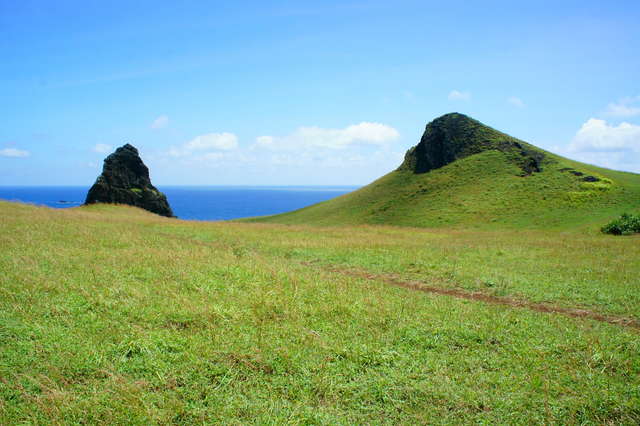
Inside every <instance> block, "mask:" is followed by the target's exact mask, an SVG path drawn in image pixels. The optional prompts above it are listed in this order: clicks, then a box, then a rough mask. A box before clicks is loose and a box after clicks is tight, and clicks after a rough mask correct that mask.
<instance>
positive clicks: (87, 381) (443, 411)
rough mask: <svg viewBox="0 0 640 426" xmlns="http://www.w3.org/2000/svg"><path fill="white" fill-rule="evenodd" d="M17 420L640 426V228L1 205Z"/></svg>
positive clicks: (1, 305)
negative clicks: (499, 300) (415, 223)
mask: <svg viewBox="0 0 640 426" xmlns="http://www.w3.org/2000/svg"><path fill="white" fill-rule="evenodd" d="M0 213H1V214H0V231H1V232H0V247H1V250H0V271H1V273H0V423H2V424H13V423H19V422H27V423H46V422H57V423H76V422H85V423H95V422H103V423H134V424H149V423H179V424H180V423H181V424H193V423H201V422H211V423H212V422H227V423H236V424H241V423H269V422H271V423H283V422H290V423H312V424H353V423H372V424H380V423H389V424H391V423H394V424H395V423H430V424H432V423H452V422H485V423H558V424H567V423H569V424H570V423H575V424H588V423H616V424H620V423H622V424H624V423H627V424H637V423H638V422H639V421H640V408H639V407H640V355H639V354H640V335H639V333H638V331H637V330H636V329H633V328H631V327H624V326H619V325H611V324H607V323H603V322H599V321H593V320H589V319H580V318H568V317H566V316H563V315H558V314H542V313H538V312H533V311H530V310H527V309H518V308H513V307H508V306H501V305H494V304H490V303H482V302H475V301H470V300H461V299H457V298H455V297H448V296H441V295H434V294H427V293H422V292H417V291H412V290H407V289H403V288H398V287H394V286H391V285H388V284H387V283H385V282H383V281H381V280H377V279H369V278H366V277H364V276H363V277H354V276H349V275H345V274H341V273H339V272H335V271H336V270H338V269H340V270H354V271H367V272H370V273H372V274H393V275H394V276H397V277H399V278H401V279H407V280H418V281H423V282H425V283H427V284H429V285H432V286H441V287H443V288H456V289H461V290H464V291H469V292H482V293H483V294H490V295H495V296H499V297H509V298H513V299H515V300H522V301H529V302H536V303H541V302H544V303H546V304H549V305H557V306H565V307H572V308H577V309H584V310H590V311H593V312H599V313H603V314H607V315H613V316H619V317H621V318H622V317H624V318H631V319H635V320H638V319H640V308H639V305H640V303H639V299H638V294H639V287H640V284H639V282H638V279H637V277H638V276H640V262H639V260H638V259H640V253H639V250H640V249H639V247H640V238H638V237H625V238H620V237H612V236H606V235H600V234H598V233H597V232H587V231H585V232H578V231H575V232H564V233H563V232H550V231H526V232H518V231H515V230H513V231H511V230H485V231H479V230H475V231H461V230H446V229H438V230H424V229H414V228H395V227H373V226H360V227H334V228H314V227H305V226H282V225H265V224H244V223H198V222H183V221H177V220H171V219H163V218H160V217H157V216H154V215H151V214H148V213H146V212H143V211H141V210H138V209H134V208H128V207H117V206H101V205H96V206H92V207H89V208H77V209H68V210H51V209H47V208H37V207H33V206H27V205H21V204H12V203H4V202H2V203H0Z"/></svg>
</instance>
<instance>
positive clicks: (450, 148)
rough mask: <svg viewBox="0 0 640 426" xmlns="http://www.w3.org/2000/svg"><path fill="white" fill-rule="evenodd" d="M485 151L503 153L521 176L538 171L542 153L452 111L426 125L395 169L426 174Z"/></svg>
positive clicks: (542, 156)
mask: <svg viewBox="0 0 640 426" xmlns="http://www.w3.org/2000/svg"><path fill="white" fill-rule="evenodd" d="M488 150H497V151H501V152H503V153H504V154H505V155H506V156H507V158H508V159H509V161H510V162H512V163H514V164H515V165H517V166H518V167H519V168H520V169H521V170H522V173H521V176H527V175H530V174H532V173H535V172H540V171H541V164H542V160H543V159H544V154H543V153H542V152H541V151H540V150H538V149H536V148H535V147H533V146H531V145H529V144H527V143H525V142H522V141H520V140H518V139H516V138H514V137H511V136H509V135H507V134H505V133H502V132H499V131H497V130H495V129H492V128H491V127H489V126H485V125H484V124H482V123H480V122H479V121H477V120H474V119H473V118H470V117H467V116H466V115H464V114H458V113H455V112H454V113H451V114H446V115H443V116H442V117H438V118H436V119H435V120H433V121H432V122H430V123H429V124H427V128H426V129H425V131H424V134H423V135H422V138H421V139H420V143H418V145H416V146H414V147H413V148H411V149H409V151H407V153H406V155H405V158H404V162H403V163H402V165H401V166H400V168H399V170H411V171H413V172H414V173H426V172H428V171H430V170H434V169H439V168H440V167H443V166H446V165H447V164H449V163H452V162H454V161H456V160H458V159H461V158H464V157H468V156H470V155H473V154H478V153H480V152H483V151H488Z"/></svg>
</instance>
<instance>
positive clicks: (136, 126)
mask: <svg viewBox="0 0 640 426" xmlns="http://www.w3.org/2000/svg"><path fill="white" fill-rule="evenodd" d="M639 22H640V2H638V1H637V0H635V1H610V2H602V1H598V2H595V1H584V0H583V1H532V2H512V1H469V2H457V3H452V2H442V1H438V2H429V1H403V0H396V1H393V2H391V1H376V0H368V1H317V2H305V1H255V2H254V1H244V2H222V1H219V2H192V1H184V2H168V1H167V2H158V1H153V2H151V1H136V2H129V1H126V2H120V1H108V2H98V1H82V2H80V1H77V2H76V1H57V2H50V1H39V2H33V1H20V2H16V1H8V0H0V58H2V59H1V62H2V65H1V66H0V100H1V102H0V113H1V115H2V117H3V119H2V123H3V125H2V126H0V185H40V184H45V185H87V186H88V185H91V184H92V183H93V181H94V180H95V178H96V176H97V175H98V174H99V173H100V170H101V165H102V160H103V158H104V157H105V156H106V155H107V154H108V153H109V152H111V150H113V149H114V148H115V147H117V146H120V145H122V144H124V143H127V142H128V143H131V144H133V145H135V146H137V147H138V148H139V149H140V151H141V153H142V156H143V160H144V161H145V162H146V163H147V164H148V166H149V167H150V170H151V175H152V179H153V181H154V183H155V184H158V185H171V184H175V185H180V184H191V185H359V184H366V183H369V182H370V181H372V180H373V179H375V178H377V177H379V176H381V175H383V174H385V173H387V172H389V171H391V170H393V169H394V168H395V167H397V166H398V165H399V164H400V162H401V159H402V156H403V155H404V152H405V151H406V149H408V148H409V147H410V146H412V145H415V144H416V143H417V141H418V140H419V138H420V135H421V133H422V131H423V130H424V126H425V125H426V123H427V122H428V121H430V120H432V119H433V118H435V117H437V116H439V115H442V114H444V113H447V112H452V111H458V112H462V113H465V114H468V115H470V116H472V117H474V118H476V119H478V120H480V121H482V122H484V123H485V124H488V125H491V126H492V127H495V128H497V129H499V130H502V131H504V132H507V133H509V134H511V135H513V136H516V137H518V138H520V139H523V140H526V141H528V142H531V143H533V144H535V145H538V146H540V147H542V148H545V149H548V150H551V151H554V152H557V153H560V154H562V155H565V156H568V157H570V158H574V159H578V160H582V161H586V162H589V163H593V164H599V165H603V166H606V167H611V168H616V169H622V170H629V171H635V172H640V79H639V78H638V76H640V54H639V53H640V25H638V23H639Z"/></svg>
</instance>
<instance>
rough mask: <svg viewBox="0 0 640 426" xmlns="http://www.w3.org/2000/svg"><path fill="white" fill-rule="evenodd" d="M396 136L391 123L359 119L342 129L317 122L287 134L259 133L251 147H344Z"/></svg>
mask: <svg viewBox="0 0 640 426" xmlns="http://www.w3.org/2000/svg"><path fill="white" fill-rule="evenodd" d="M399 137H400V133H398V131H397V130H396V129H394V128H393V127H391V126H387V125H386V124H381V123H371V122H362V123H358V124H353V125H351V126H347V127H345V128H343V129H327V128H322V127H317V126H312V127H299V128H298V129H296V130H295V131H294V132H293V133H291V134H289V135H286V136H280V137H276V136H259V137H258V138H256V143H255V144H254V145H253V148H254V149H256V148H266V149H271V150H301V149H306V148H327V149H344V148H346V147H348V146H350V145H354V144H356V145H357V144H362V145H378V146H383V145H386V144H387V143H389V142H392V141H394V140H397V139H398V138H399Z"/></svg>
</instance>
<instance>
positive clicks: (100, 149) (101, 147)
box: [93, 143, 113, 154]
mask: <svg viewBox="0 0 640 426" xmlns="http://www.w3.org/2000/svg"><path fill="white" fill-rule="evenodd" d="M93 151H94V152H97V153H100V154H106V153H108V152H111V151H113V147H112V146H111V145H107V144H104V143H97V144H95V145H94V146H93Z"/></svg>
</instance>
